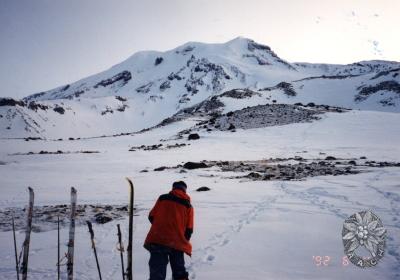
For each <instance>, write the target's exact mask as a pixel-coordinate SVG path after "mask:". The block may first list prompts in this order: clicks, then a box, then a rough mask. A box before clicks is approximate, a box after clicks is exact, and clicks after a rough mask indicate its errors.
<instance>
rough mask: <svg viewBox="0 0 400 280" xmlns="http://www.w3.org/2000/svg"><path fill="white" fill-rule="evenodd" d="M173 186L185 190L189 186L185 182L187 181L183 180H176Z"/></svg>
mask: <svg viewBox="0 0 400 280" xmlns="http://www.w3.org/2000/svg"><path fill="white" fill-rule="evenodd" d="M172 188H173V189H181V190H183V191H186V189H187V186H186V183H185V182H183V181H177V182H174V183H173V184H172Z"/></svg>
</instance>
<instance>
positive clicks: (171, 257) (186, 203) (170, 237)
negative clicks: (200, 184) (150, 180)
mask: <svg viewBox="0 0 400 280" xmlns="http://www.w3.org/2000/svg"><path fill="white" fill-rule="evenodd" d="M186 189H187V186H186V184H185V183H184V182H182V181H179V182H175V183H174V184H173V189H172V191H171V192H169V193H168V194H164V195H161V196H160V197H159V198H158V200H157V202H156V204H155V206H154V207H153V209H152V210H151V211H150V214H149V220H150V222H151V224H152V225H151V228H150V231H149V233H148V234H147V237H146V240H145V244H144V247H145V248H146V249H147V250H149V252H150V261H149V267H150V280H159V279H160V280H164V279H165V277H166V270H167V265H168V261H170V264H171V269H172V275H173V279H182V280H184V279H189V278H188V273H187V272H186V269H185V262H184V253H186V254H188V255H189V256H191V254H192V245H191V244H190V242H189V240H190V237H191V235H192V232H193V207H192V206H191V204H190V197H189V196H188V195H187V194H186Z"/></svg>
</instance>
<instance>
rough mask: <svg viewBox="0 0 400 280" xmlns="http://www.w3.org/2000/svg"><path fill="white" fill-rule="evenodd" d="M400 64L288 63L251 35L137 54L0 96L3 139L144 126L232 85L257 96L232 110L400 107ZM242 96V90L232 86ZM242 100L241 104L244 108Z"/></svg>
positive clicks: (229, 101)
mask: <svg viewBox="0 0 400 280" xmlns="http://www.w3.org/2000/svg"><path fill="white" fill-rule="evenodd" d="M399 73H400V63H399V62H389V61H363V62H358V63H353V64H348V65H330V64H310V63H289V62H287V61H285V60H283V59H281V58H280V57H279V56H278V55H276V54H275V53H274V52H273V51H272V49H271V48H270V47H268V46H265V45H262V44H258V43H256V42H254V41H253V40H250V39H246V38H241V37H239V38H236V39H234V40H231V41H229V42H227V43H224V44H204V43H195V42H189V43H186V44H184V45H182V46H180V47H177V48H175V49H173V50H170V51H166V52H156V51H143V52H138V53H136V54H134V55H133V56H131V57H130V58H128V59H127V60H126V61H124V62H122V63H120V64H118V65H115V66H113V67H112V68H110V69H108V70H106V71H104V72H102V73H99V74H96V75H93V76H90V77H88V78H85V79H82V80H79V81H77V82H75V83H72V84H68V85H63V86H61V87H58V88H55V89H52V90H49V91H46V92H41V93H36V94H33V95H30V96H27V97H26V98H24V99H23V100H13V99H0V131H1V135H2V136H1V137H3V138H7V137H45V138H59V137H60V138H65V137H88V136H101V135H110V134H118V133H127V132H134V131H139V130H142V129H145V128H149V127H152V126H154V125H157V124H158V123H160V122H161V121H162V120H164V119H166V118H168V117H171V116H172V115H174V114H176V113H177V112H179V111H181V110H182V109H185V108H189V107H192V106H194V105H196V104H199V103H200V102H203V101H205V100H216V98H214V99H212V98H213V97H214V96H218V95H221V94H224V93H225V92H227V91H230V90H232V89H246V90H251V91H252V92H254V93H257V94H250V95H249V96H246V98H245V100H244V101H243V100H242V101H241V102H236V100H237V98H235V95H232V94H231V95H230V96H229V97H230V98H218V101H221V100H222V99H223V100H222V101H221V102H223V103H224V106H225V107H226V108H225V109H226V110H227V111H229V110H231V108H234V109H241V108H244V107H247V106H255V105H260V104H261V105H262V104H268V103H288V104H294V103H303V104H304V103H310V102H313V103H315V104H326V105H332V106H340V107H346V108H353V109H362V110H376V111H390V112H400V75H399ZM235 92H238V94H240V90H239V91H235ZM239 104H240V105H239Z"/></svg>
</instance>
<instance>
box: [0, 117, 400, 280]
mask: <svg viewBox="0 0 400 280" xmlns="http://www.w3.org/2000/svg"><path fill="white" fill-rule="evenodd" d="M399 118H400V115H399V114H397V113H385V112H371V111H350V112H347V113H341V114H338V113H328V114H325V115H324V116H323V118H322V119H321V120H318V121H314V122H311V123H299V124H291V125H285V126H274V127H268V128H257V129H249V130H241V129H238V130H237V131H236V132H235V133H232V132H229V131H212V132H210V133H207V132H202V133H201V135H200V136H201V138H200V140H197V141H187V140H184V139H182V140H178V142H181V143H188V144H191V145H189V146H185V147H183V148H179V149H171V150H155V151H144V150H138V151H136V152H129V151H128V150H129V148H130V147H132V146H140V145H142V144H145V145H151V144H158V143H160V140H161V139H173V138H174V136H175V135H176V133H177V132H179V131H181V130H183V129H187V128H189V127H191V126H193V125H194V124H195V123H197V122H198V121H197V120H196V119H186V120H182V121H180V122H175V123H172V124H169V125H167V126H163V127H160V128H157V129H153V130H150V131H147V132H145V133H142V134H136V135H134V136H130V135H128V136H121V137H117V138H113V137H110V138H97V139H81V140H77V141H48V140H42V141H29V142H26V141H24V140H16V139H14V140H5V139H3V140H0V141H1V145H0V158H1V161H2V162H3V164H2V165H0V178H1V192H2V196H1V200H0V208H2V209H4V208H5V207H10V206H14V207H22V206H24V205H25V204H26V199H27V193H26V187H27V186H32V187H33V188H34V189H35V191H36V204H37V205H54V204H63V203H67V202H68V198H69V188H70V187H71V186H75V187H76V188H77V189H78V202H79V203H80V204H85V203H92V204H123V203H126V202H127V191H128V188H127V185H126V182H125V181H124V177H125V176H130V177H132V178H134V182H135V186H136V207H137V209H138V210H137V216H135V220H134V224H135V233H134V250H133V251H134V277H135V278H136V279H146V277H147V276H148V272H147V261H148V257H149V255H148V253H147V251H146V250H145V249H144V248H143V247H142V243H143V240H144V238H145V235H146V233H147V231H148V229H149V226H150V225H149V223H148V220H147V214H148V211H149V210H150V208H151V207H152V205H153V203H154V202H155V199H156V198H157V197H158V195H159V194H161V193H164V192H167V191H168V190H169V188H170V185H171V183H172V182H173V181H175V180H178V179H183V180H185V181H186V182H187V183H188V184H189V193H190V195H191V196H192V199H193V205H194V207H195V219H196V223H195V232H194V235H193V240H192V242H193V246H194V252H193V257H192V258H186V261H187V264H188V268H189V271H190V274H191V278H190V279H208V280H213V279H220V278H221V276H223V277H226V278H229V279H260V280H261V279H307V280H310V279H371V280H372V279H398V277H399V276H400V270H399V265H398V264H399V262H400V250H399V248H400V239H399V237H400V224H399V214H400V209H399V199H400V189H399V184H398V181H399V179H400V168H394V167H392V168H379V169H369V170H368V171H369V172H366V173H361V174H357V175H348V176H324V177H314V178H308V179H306V180H304V181H269V182H268V181H249V180H245V179H232V178H230V177H231V176H234V175H235V173H222V172H221V171H219V170H218V169H214V168H211V169H199V170H192V171H188V172H187V173H180V172H179V169H178V170H177V169H166V170H164V171H160V172H157V171H153V169H154V168H157V167H159V166H175V165H177V164H179V163H182V162H186V161H189V160H191V161H200V160H257V159H264V158H270V157H272V158H277V157H281V158H284V157H292V156H296V155H300V156H302V157H304V158H319V157H325V156H326V155H332V156H335V157H337V158H359V157H361V156H366V157H367V158H368V160H376V161H398V160H399V158H400V150H399V148H398V143H399V141H400V130H399V129H396V128H397V127H398V123H399V121H400V119H399ZM176 141H177V140H167V141H166V142H165V141H164V142H161V143H175V142H176ZM44 149H45V150H48V151H56V150H63V151H78V150H98V151H100V153H99V154H67V155H62V154H61V155H11V154H13V153H18V152H20V153H24V152H29V151H33V152H39V151H41V150H44ZM321 153H324V154H323V155H321ZM143 169H146V170H148V172H145V173H143V172H141V170H143ZM200 186H208V187H210V188H211V191H209V192H195V191H194V190H195V189H196V188H197V187H200ZM364 209H371V210H372V211H373V212H375V213H376V214H377V215H378V216H380V217H381V219H382V221H383V223H384V225H385V226H386V227H387V229H388V241H387V251H386V255H385V257H384V258H383V259H382V261H381V262H380V263H379V265H378V266H377V267H375V268H372V269H359V268H357V267H355V266H353V265H351V264H350V265H343V264H342V258H343V245H342V241H341V230H342V224H343V221H344V219H345V218H346V217H347V216H349V215H351V214H352V213H354V212H356V211H359V210H364ZM116 223H120V224H121V225H122V228H123V236H124V239H125V240H126V238H127V220H122V221H121V220H120V221H113V222H110V223H107V224H105V225H98V224H96V225H95V226H94V230H95V233H96V240H97V243H96V245H97V248H98V254H99V260H100V264H101V267H102V271H103V277H104V278H106V279H118V278H119V277H120V266H119V252H118V251H117V250H116ZM61 236H62V240H63V243H62V244H63V246H62V250H63V251H62V252H64V251H65V250H66V240H67V229H66V228H64V229H63V230H62V232H61ZM17 238H18V242H19V245H20V244H21V242H22V239H23V232H22V231H21V232H19V233H18V234H17ZM76 238H77V240H76V246H77V249H76V256H77V257H76V277H77V279H97V274H96V265H95V262H94V257H93V254H92V251H91V247H90V243H89V242H90V241H89V235H88V233H87V229H86V227H78V229H77V233H76ZM0 240H1V242H0V244H1V245H0V263H1V265H0V279H12V278H14V277H15V272H14V263H13V262H14V257H13V247H12V246H13V245H12V233H11V232H9V231H8V232H0ZM55 244H56V232H55V231H47V232H39V233H33V234H32V244H31V256H30V270H29V271H30V272H29V275H30V279H54V277H55V275H56V266H55V263H56V261H55V259H56V258H55V256H56V254H57V250H56V246H55ZM313 256H328V257H329V258H330V261H329V265H328V266H316V264H315V263H314V262H313ZM62 272H63V273H64V274H65V267H62ZM168 279H169V278H168Z"/></svg>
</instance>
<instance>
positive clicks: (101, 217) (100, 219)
mask: <svg viewBox="0 0 400 280" xmlns="http://www.w3.org/2000/svg"><path fill="white" fill-rule="evenodd" d="M94 217H95V221H96V223H98V224H105V223H108V222H111V221H112V218H111V217H110V216H108V215H107V214H104V213H98V214H96V215H94Z"/></svg>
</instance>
